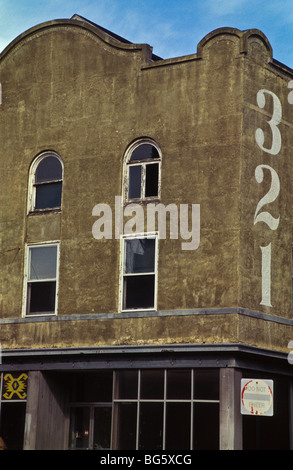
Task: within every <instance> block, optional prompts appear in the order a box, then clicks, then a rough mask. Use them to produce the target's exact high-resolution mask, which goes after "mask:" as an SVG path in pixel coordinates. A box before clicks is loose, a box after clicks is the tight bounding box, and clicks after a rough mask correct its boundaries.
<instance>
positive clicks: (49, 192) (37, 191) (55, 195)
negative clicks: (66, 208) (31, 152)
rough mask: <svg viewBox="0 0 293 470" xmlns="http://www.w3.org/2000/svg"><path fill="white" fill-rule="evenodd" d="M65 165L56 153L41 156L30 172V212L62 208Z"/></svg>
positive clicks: (35, 161)
mask: <svg viewBox="0 0 293 470" xmlns="http://www.w3.org/2000/svg"><path fill="white" fill-rule="evenodd" d="M62 181H63V165H62V161H61V159H60V157H59V155H57V154H56V153H55V152H46V153H43V154H41V155H39V156H38V157H37V158H36V159H35V160H34V162H33V164H32V167H31V171H30V188H29V211H39V210H53V209H60V208H61V199H62Z"/></svg>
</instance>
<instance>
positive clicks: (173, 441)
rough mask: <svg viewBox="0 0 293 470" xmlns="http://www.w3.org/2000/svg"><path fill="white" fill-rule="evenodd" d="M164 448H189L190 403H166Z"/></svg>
mask: <svg viewBox="0 0 293 470" xmlns="http://www.w3.org/2000/svg"><path fill="white" fill-rule="evenodd" d="M166 407H167V408H166V449H167V450H168V449H170V450H171V449H172V450H186V449H190V421H191V405H190V403H167V405H166Z"/></svg>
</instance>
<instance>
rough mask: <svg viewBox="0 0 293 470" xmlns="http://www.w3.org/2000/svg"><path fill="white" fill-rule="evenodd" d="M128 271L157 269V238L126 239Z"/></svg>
mask: <svg viewBox="0 0 293 470" xmlns="http://www.w3.org/2000/svg"><path fill="white" fill-rule="evenodd" d="M125 244H126V270H125V272H126V273H149V272H154V270H155V239H154V238H134V239H133V240H125Z"/></svg>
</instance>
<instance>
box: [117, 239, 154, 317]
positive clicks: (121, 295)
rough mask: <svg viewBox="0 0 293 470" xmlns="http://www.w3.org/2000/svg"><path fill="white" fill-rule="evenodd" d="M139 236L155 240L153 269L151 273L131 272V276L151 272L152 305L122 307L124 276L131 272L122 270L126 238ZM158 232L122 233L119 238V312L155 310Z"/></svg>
mask: <svg viewBox="0 0 293 470" xmlns="http://www.w3.org/2000/svg"><path fill="white" fill-rule="evenodd" d="M141 238H152V239H154V240H155V259H154V271H153V272H152V273H136V274H132V276H143V275H148V274H153V275H154V278H155V279H154V306H153V307H149V308H143V307H139V308H124V296H125V292H124V277H125V275H126V276H130V275H131V274H128V275H127V274H126V273H125V272H124V270H125V266H126V249H125V246H126V243H125V241H126V240H134V239H141ZM158 239H159V237H158V233H138V234H133V235H123V236H121V238H120V243H121V249H120V253H121V261H120V272H121V275H120V311H121V312H140V311H143V312H145V311H149V312H153V311H156V310H157V291H158V259H159V252H158V248H159V242H158Z"/></svg>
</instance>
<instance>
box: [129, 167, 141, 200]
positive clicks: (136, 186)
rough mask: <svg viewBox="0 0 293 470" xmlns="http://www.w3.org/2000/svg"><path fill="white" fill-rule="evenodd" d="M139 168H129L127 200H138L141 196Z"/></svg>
mask: <svg viewBox="0 0 293 470" xmlns="http://www.w3.org/2000/svg"><path fill="white" fill-rule="evenodd" d="M140 192H141V166H140V165H135V166H130V167H129V189H128V197H129V199H133V198H139V197H140V196H141V194H140Z"/></svg>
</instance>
